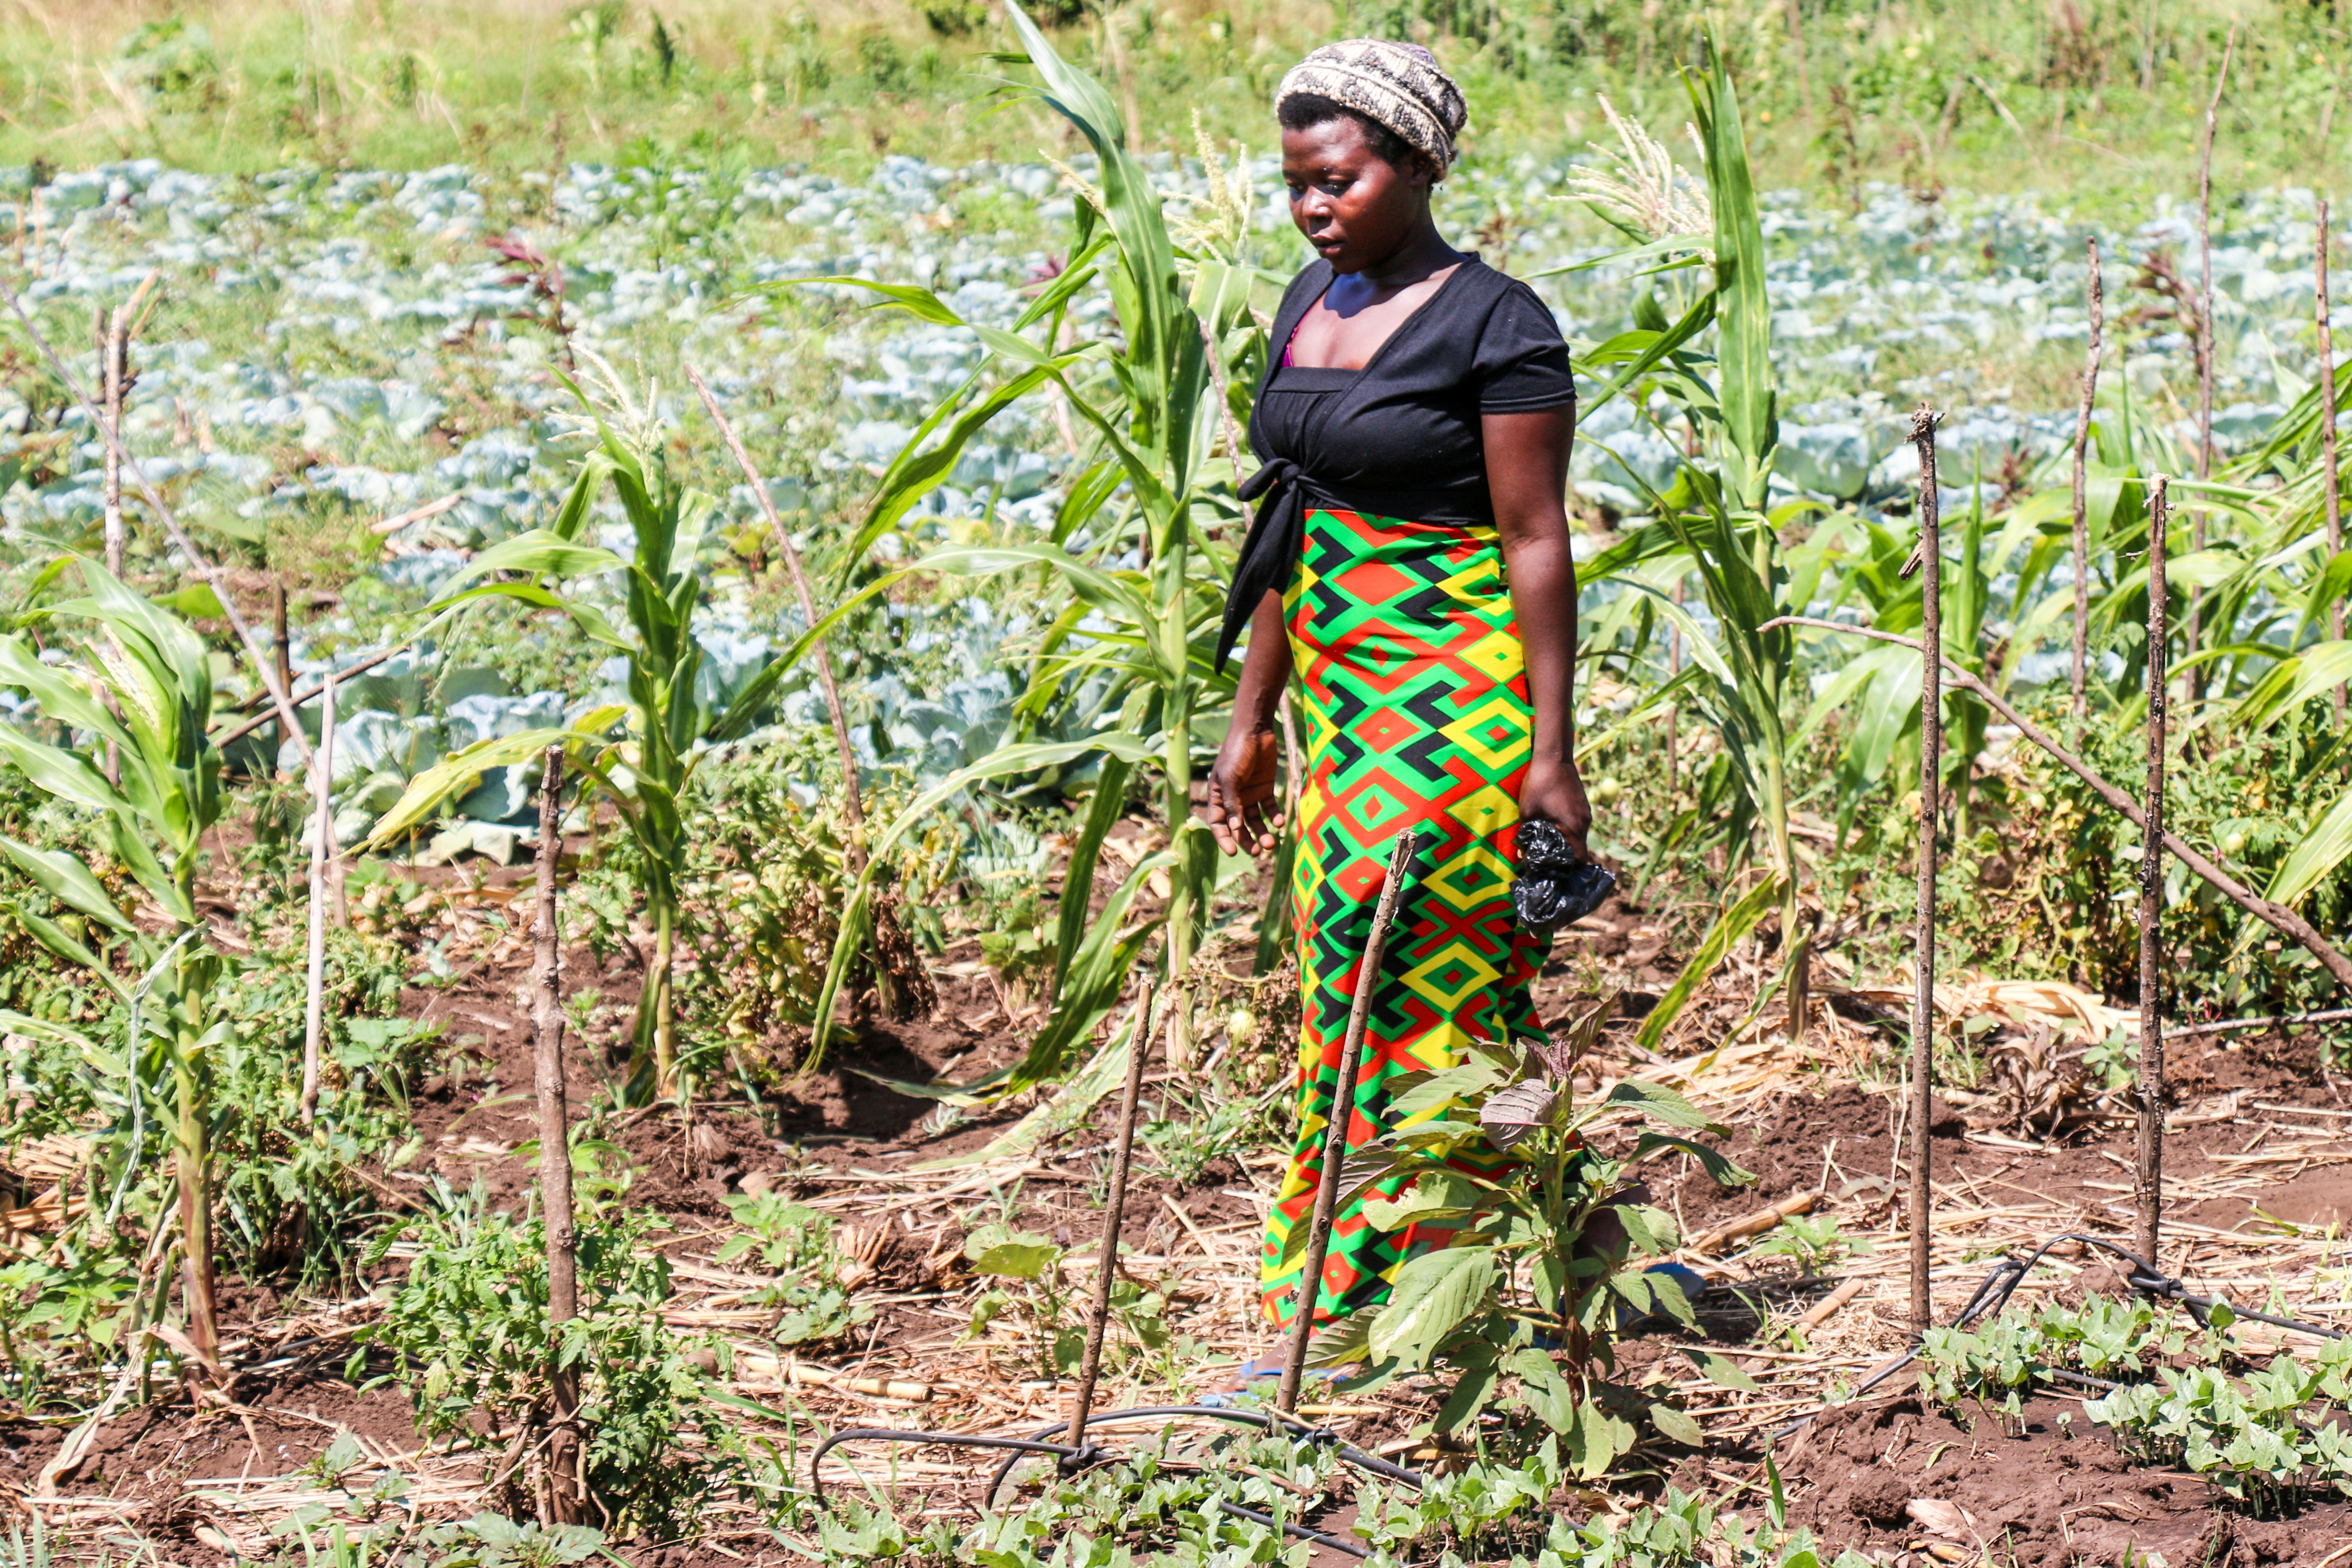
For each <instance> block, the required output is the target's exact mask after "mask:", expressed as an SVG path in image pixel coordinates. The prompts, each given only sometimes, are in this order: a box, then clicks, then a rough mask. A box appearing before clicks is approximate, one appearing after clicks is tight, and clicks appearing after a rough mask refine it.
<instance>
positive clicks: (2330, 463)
mask: <svg viewBox="0 0 2352 1568" xmlns="http://www.w3.org/2000/svg"><path fill="white" fill-rule="evenodd" d="M2318 241H2319V243H2318V245H2317V246H2316V247H2315V251H2314V264H2313V265H2314V269H2315V277H2316V280H2317V284H2318V290H2319V475H2320V479H2319V483H2320V486H2321V487H2322V488H2321V495H2322V496H2323V497H2324V501H2325V506H2326V518H2327V559H2329V560H2331V561H2332V560H2334V559H2336V557H2337V556H2338V555H2340V554H2342V553H2343V549H2344V495H2343V490H2342V486H2341V485H2340V483H2339V481H2338V480H2337V477H2336V340H2335V338H2334V336H2333V333H2332V331H2331V329H2330V328H2329V326H2328V321H2327V198H2326V197H2325V196H2322V197H2320V198H2319V235H2318ZM2327 637H2328V641H2330V642H2334V643H2340V642H2342V641H2343V640H2344V599H2343V596H2342V595H2341V594H2338V595H2337V596H2336V598H2334V599H2332V600H2330V601H2328V605H2327ZM2332 698H2333V702H2334V705H2335V708H2336V724H2337V726H2338V727H2341V726H2342V725H2343V723H2344V720H2345V694H2344V688H2343V687H2342V686H2340V685H2339V686H2337V687H2336V690H2335V692H2334V693H2333V694H2332Z"/></svg>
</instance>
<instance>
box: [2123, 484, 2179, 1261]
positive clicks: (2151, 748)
mask: <svg viewBox="0 0 2352 1568" xmlns="http://www.w3.org/2000/svg"><path fill="white" fill-rule="evenodd" d="M2169 485H2170V480H2169V479H2168V478H2167V476H2164V475H2162V474H2158V475H2157V476H2155V477H2154V478H2153V479H2151V480H2150V481H2149V482H2148V497H2147V806H2146V807H2145V808H2144V810H2146V811H2147V821H2146V824H2145V826H2144V827H2143V828H2142V830H2141V834H2140V845H2141V848H2140V861H2139V1148H2138V1155H2139V1164H2138V1169H2137V1174H2136V1175H2135V1176H2134V1177H2133V1181H2132V1201H2133V1202H2134V1203H2136V1204H2137V1205H2138V1206H2139V1237H2138V1244H2139V1255H2140V1257H2141V1258H2142V1259H2144V1260H2146V1261H2147V1265H2148V1267H2150V1268H2151V1269H2152V1268H2155V1267H2156V1266H2157V1261H2156V1248H2157V1242H2158V1235H2159V1231H2160V1228H2161V1226H2160V1221H2161V1218H2162V1211H2163V1207H2164V1099H2165V1094H2164V1009H2163V1001H2164V967H2163V965H2164V959H2163V947H2164V944H2163V930H2162V927H2163V923H2164V703H2165V692H2164V687H2165V668H2164V665H2165V656H2166V652H2167V650H2166V641H2167V639H2168V636H2169V629H2168V626H2167V624H2166V615H2165V582H2164V549H2165V543H2166V541H2165V537H2164V535H2165V529H2166V528H2168V527H2169V526H2170V522H2171V519H2170V518H2169V517H2168V516H2167V515H2166V514H2167V511H2168V507H2167V505H2166V502H2167V501H2168V487H2169Z"/></svg>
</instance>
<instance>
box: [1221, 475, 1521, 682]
mask: <svg viewBox="0 0 2352 1568" xmlns="http://www.w3.org/2000/svg"><path fill="white" fill-rule="evenodd" d="M1239 495H1240V497H1241V498H1242V499H1243V500H1244V501H1255V502H1256V503H1257V514H1256V516H1255V517H1252V518H1251V519H1250V527H1249V534H1248V536H1247V537H1246V538H1244V539H1243V540H1242V553H1241V557H1240V559H1237V560H1236V561H1234V583H1233V587H1232V589H1231V590H1229V591H1227V593H1226V595H1225V623H1224V626H1223V629H1222V630H1221V631H1220V632H1218V633H1217V656H1216V660H1215V664H1214V667H1215V668H1216V669H1217V670H1219V671H1221V672H1222V671H1223V669H1224V667H1225V660H1226V659H1227V658H1228V657H1230V656H1231V654H1232V653H1233V651H1234V643H1236V642H1238V641H1240V639H1241V634H1242V630H1243V628H1244V627H1246V626H1247V625H1248V624H1249V622H1250V617H1251V616H1252V615H1254V614H1255V613H1256V612H1257V607H1258V605H1259V604H1260V603H1261V602H1263V601H1265V596H1266V595H1267V594H1269V593H1279V592H1281V591H1283V590H1284V589H1285V588H1286V587H1287V586H1288V585H1289V582H1290V568H1291V564H1292V563H1293V562H1294V561H1296V560H1297V559H1298V552H1299V549H1300V548H1301V547H1302V546H1303V545H1304V544H1305V543H1306V539H1307V512H1308V511H1310V510H1328V511H1345V512H1356V513H1360V514H1361V515H1363V516H1367V517H1407V518H1414V519H1426V520H1431V521H1436V522H1450V521H1457V520H1458V521H1459V522H1460V523H1461V524H1462V525H1463V526H1465V527H1469V526H1475V525H1476V524H1479V523H1491V522H1492V521H1493V519H1492V517H1459V518H1457V517H1453V516H1451V515H1448V514H1453V513H1455V512H1457V511H1458V510H1459V508H1460V507H1461V506H1462V498H1461V497H1459V496H1458V495H1452V494H1444V493H1440V492H1435V491H1410V490H1383V491H1381V492H1380V493H1379V494H1378V495H1376V496H1374V495H1360V494H1352V493H1350V492H1349V491H1348V490H1345V489H1340V488H1336V487H1334V486H1328V485H1325V484H1322V483H1319V482H1318V480H1317V479H1316V478H1315V476H1313V475H1311V474H1308V473H1307V471H1306V470H1305V469H1303V468H1301V467H1300V466H1299V465H1297V464H1296V463H1293V462H1292V461H1291V460H1290V459H1289V458H1287V457H1277V458H1275V459H1274V460H1273V461H1272V462H1270V463H1268V464H1266V465H1265V466H1264V467H1262V468H1260V469H1259V470H1258V471H1257V472H1256V473H1255V474H1253V475H1251V476H1249V478H1248V479H1246V480H1245V481H1244V482H1243V485H1242V487H1241V490H1240V491H1239Z"/></svg>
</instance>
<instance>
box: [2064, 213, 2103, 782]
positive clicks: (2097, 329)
mask: <svg viewBox="0 0 2352 1568" xmlns="http://www.w3.org/2000/svg"><path fill="white" fill-rule="evenodd" d="M2090 253H2091V346H2090V348H2089V350H2087V351H2086V352H2085V353H2084V356H2083V407H2082V413H2081V414H2080V416H2079V417H2078V418H2077V419H2076V421H2075V423H2074V665H2073V671H2072V687H2071V689H2072V691H2073V694H2074V740H2075V744H2077V745H2080V744H2081V743H2082V739H2083V724H2084V720H2085V719H2086V718H2088V717H2089V716H2090V695H2089V693H2090V668H2091V538H2090V524H2089V521H2088V501H2087V496H2088V490H2089V477H2088V470H2089V462H2090V450H2091V409H2092V405H2093V404H2094V403H2095V402H2096V401H2097V398H2098V395H2099V352H2100V347H2101V345H2100V333H2101V331H2102V329H2104V328H2105V316H2106V297H2105V288H2104V287H2102V286H2101V282H2100V277H2099V240H2098V236H2097V235H2092V236H2091V241H2090Z"/></svg>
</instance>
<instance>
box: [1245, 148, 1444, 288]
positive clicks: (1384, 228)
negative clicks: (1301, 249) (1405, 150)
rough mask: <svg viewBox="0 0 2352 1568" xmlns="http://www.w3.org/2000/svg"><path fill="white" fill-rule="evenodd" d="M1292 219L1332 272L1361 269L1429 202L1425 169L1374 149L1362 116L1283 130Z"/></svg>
mask: <svg viewBox="0 0 2352 1568" xmlns="http://www.w3.org/2000/svg"><path fill="white" fill-rule="evenodd" d="M1282 179H1283V183H1285V184H1286V185H1287V186H1289V187H1290V216H1291V221H1292V222H1294V223H1296V224H1297V225H1298V232H1299V233H1300V234H1303V235H1306V236H1307V243H1308V244H1309V245H1312V246H1314V247H1315V249H1316V252H1317V253H1318V255H1320V256H1322V257H1323V259H1324V260H1326V261H1328V262H1329V263H1330V264H1331V269H1332V270H1333V271H1334V272H1360V271H1362V270H1363V269H1364V268H1365V267H1377V266H1379V265H1380V264H1381V262H1383V261H1386V260H1387V259H1388V258H1389V257H1390V256H1394V255H1395V254H1396V253H1397V250H1398V247H1400V246H1402V245H1403V244H1404V242H1405V240H1406V238H1407V237H1408V236H1409V235H1411V234H1412V229H1413V225H1415V224H1417V223H1418V222H1420V220H1421V216H1422V214H1423V211H1424V210H1425V209H1426V207H1427V205H1428V203H1429V186H1430V177H1429V171H1428V170H1426V169H1425V168H1423V167H1421V165H1420V164H1419V162H1418V161H1415V162H1413V163H1412V166H1411V167H1409V168H1405V169H1400V168H1398V167H1397V166H1396V165H1394V164H1393V163H1391V162H1389V161H1388V160H1387V159H1385V158H1382V157H1381V155H1380V154H1379V153H1377V152H1373V151H1372V150H1371V148H1370V145H1369V144H1368V143H1367V142H1366V141H1365V140H1364V127H1363V125H1362V123H1361V122H1360V121H1359V120H1354V119H1352V118H1350V117H1349V116H1347V115H1344V114H1343V115H1338V116H1335V117H1334V118H1332V119H1329V120H1324V121H1323V122H1322V123H1321V124H1319V125H1310V126H1308V127H1307V128H1306V129H1305V130H1303V131H1293V130H1291V129H1289V128H1288V127H1285V128H1284V129H1283V132H1282Z"/></svg>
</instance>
